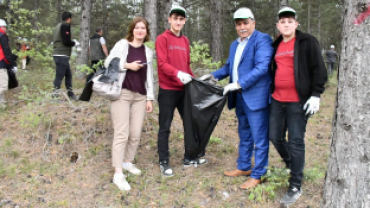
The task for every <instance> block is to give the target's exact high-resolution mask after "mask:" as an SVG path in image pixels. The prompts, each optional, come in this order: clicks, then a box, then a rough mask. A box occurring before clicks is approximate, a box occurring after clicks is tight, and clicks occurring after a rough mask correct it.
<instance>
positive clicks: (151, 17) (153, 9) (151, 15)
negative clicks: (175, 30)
mask: <svg viewBox="0 0 370 208" xmlns="http://www.w3.org/2000/svg"><path fill="white" fill-rule="evenodd" d="M144 4H145V18H146V19H147V20H148V23H149V30H150V40H151V41H155V39H156V38H157V36H158V31H157V28H158V26H157V13H158V12H157V8H158V7H157V0H145V2H144Z"/></svg>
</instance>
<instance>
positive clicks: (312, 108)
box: [303, 96, 320, 115]
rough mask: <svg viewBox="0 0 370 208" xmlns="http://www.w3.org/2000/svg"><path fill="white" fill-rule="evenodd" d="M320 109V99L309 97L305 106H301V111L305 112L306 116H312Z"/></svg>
mask: <svg viewBox="0 0 370 208" xmlns="http://www.w3.org/2000/svg"><path fill="white" fill-rule="evenodd" d="M319 108H320V98H319V97H315V96H311V97H310V99H308V100H307V102H306V104H304V106H303V110H306V115H308V114H314V113H316V112H317V111H319Z"/></svg>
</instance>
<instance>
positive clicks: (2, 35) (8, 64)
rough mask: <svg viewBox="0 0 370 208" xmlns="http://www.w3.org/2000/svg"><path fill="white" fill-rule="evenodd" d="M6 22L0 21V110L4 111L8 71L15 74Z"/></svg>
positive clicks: (14, 59)
mask: <svg viewBox="0 0 370 208" xmlns="http://www.w3.org/2000/svg"><path fill="white" fill-rule="evenodd" d="M6 26H7V25H6V22H5V21H4V20H3V19H0V108H1V109H5V108H6V105H5V92H6V91H7V90H8V71H7V69H11V70H12V71H13V72H14V73H15V72H17V70H18V68H17V64H16V56H15V55H14V54H12V51H11V50H10V47H9V39H8V36H7V35H6Z"/></svg>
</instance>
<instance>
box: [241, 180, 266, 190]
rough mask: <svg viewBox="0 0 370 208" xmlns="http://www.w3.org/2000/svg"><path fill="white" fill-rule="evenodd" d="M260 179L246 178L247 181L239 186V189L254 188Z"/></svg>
mask: <svg viewBox="0 0 370 208" xmlns="http://www.w3.org/2000/svg"><path fill="white" fill-rule="evenodd" d="M261 182H262V181H261V180H260V179H255V178H248V180H247V182H245V183H243V184H242V185H240V186H239V188H240V189H251V188H255V187H256V186H257V185H258V184H260V183H261Z"/></svg>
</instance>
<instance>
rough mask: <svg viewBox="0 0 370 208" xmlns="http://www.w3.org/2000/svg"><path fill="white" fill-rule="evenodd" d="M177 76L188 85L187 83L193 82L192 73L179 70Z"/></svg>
mask: <svg viewBox="0 0 370 208" xmlns="http://www.w3.org/2000/svg"><path fill="white" fill-rule="evenodd" d="M177 78H179V80H180V81H181V82H182V83H183V84H184V85H186V84H187V83H189V82H191V80H192V78H191V75H190V74H187V73H184V72H182V71H179V72H178V73H177Z"/></svg>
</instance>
